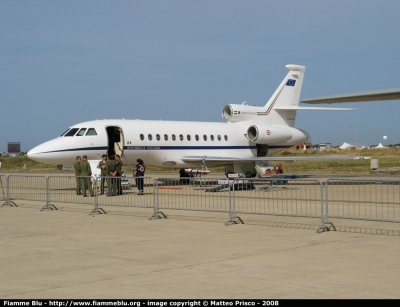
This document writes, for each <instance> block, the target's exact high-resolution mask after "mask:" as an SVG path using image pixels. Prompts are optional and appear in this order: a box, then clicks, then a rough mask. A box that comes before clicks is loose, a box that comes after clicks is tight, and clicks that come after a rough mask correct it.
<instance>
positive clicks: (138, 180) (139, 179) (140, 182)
mask: <svg viewBox="0 0 400 307" xmlns="http://www.w3.org/2000/svg"><path fill="white" fill-rule="evenodd" d="M135 180H136V186H137V188H138V190H139V193H143V181H144V178H143V177H136V178H135Z"/></svg>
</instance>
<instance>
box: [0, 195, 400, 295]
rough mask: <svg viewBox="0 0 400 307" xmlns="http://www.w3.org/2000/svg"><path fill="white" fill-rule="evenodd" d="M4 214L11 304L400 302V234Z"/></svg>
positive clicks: (287, 220)
mask: <svg viewBox="0 0 400 307" xmlns="http://www.w3.org/2000/svg"><path fill="white" fill-rule="evenodd" d="M16 203H17V204H18V207H10V206H5V207H3V208H1V209H0V226H1V228H0V229H1V240H0V241H1V246H0V266H1V269H0V297H1V298H3V299H28V298H29V299H34V298H38V299H52V298H59V299H62V298H66V299H68V298H69V299H73V298H76V299H79V298H91V299H92V298H97V299H102V298H104V299H105V298H110V299H116V298H120V299H122V298H136V299H143V298H152V299H179V298H182V299H190V298H204V299H206V298H213V299H216V298H226V299H235V298H242V299H247V298H248V299H251V298H258V299H289V298H322V299H325V298H336V299H337V298H351V299H354V298H359V299H368V298H371V299H372V298H379V299H387V298H391V299H392V298H396V299H398V298H400V286H399V282H400V266H399V256H400V225H399V224H398V223H386V222H372V221H353V220H347V219H346V220H345V219H336V220H333V221H332V222H334V224H335V226H336V228H337V231H326V232H323V233H319V234H318V233H316V230H317V228H318V226H319V220H318V219H312V218H294V217H278V216H268V215H241V218H242V219H243V220H244V222H245V224H244V225H242V224H237V225H229V226H224V222H225V221H226V220H227V217H228V216H227V214H226V213H209V212H190V211H174V210H167V211H165V212H164V213H166V214H167V216H168V218H167V219H159V220H158V219H157V220H151V221H149V220H148V217H149V216H150V215H151V214H152V209H146V208H132V207H107V206H104V207H103V208H104V209H105V210H106V211H107V214H94V215H88V213H89V212H90V210H91V209H92V205H80V204H66V203H59V204H57V208H58V209H59V210H45V211H40V209H41V208H42V206H43V204H42V203H39V202H31V201H22V200H21V201H17V202H16Z"/></svg>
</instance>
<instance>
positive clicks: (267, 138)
mask: <svg viewBox="0 0 400 307" xmlns="http://www.w3.org/2000/svg"><path fill="white" fill-rule="evenodd" d="M289 129H291V128H290V127H288V128H283V127H278V126H259V125H253V126H250V127H249V128H248V129H247V138H248V139H249V140H250V141H252V142H254V143H257V144H276V143H282V142H286V141H288V140H290V139H291V138H292V137H293V134H292V131H290V130H289ZM296 130H297V129H296Z"/></svg>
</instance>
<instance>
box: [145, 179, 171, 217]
mask: <svg viewBox="0 0 400 307" xmlns="http://www.w3.org/2000/svg"><path fill="white" fill-rule="evenodd" d="M153 189H154V193H153V194H154V195H153V203H154V206H153V208H154V212H153V214H152V215H150V217H149V220H152V219H153V218H154V217H158V218H159V219H162V218H163V217H164V218H167V216H166V215H165V214H164V213H163V212H160V207H159V202H158V179H157V178H156V179H154V183H153Z"/></svg>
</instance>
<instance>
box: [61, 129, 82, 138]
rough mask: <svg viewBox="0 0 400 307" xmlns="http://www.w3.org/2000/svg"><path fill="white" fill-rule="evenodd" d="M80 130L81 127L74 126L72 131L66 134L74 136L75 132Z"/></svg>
mask: <svg viewBox="0 0 400 307" xmlns="http://www.w3.org/2000/svg"><path fill="white" fill-rule="evenodd" d="M78 130H79V128H72V129H71V130H70V131H68V132H67V133H66V134H65V135H64V136H74V135H75V133H76V132H77V131H78Z"/></svg>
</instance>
